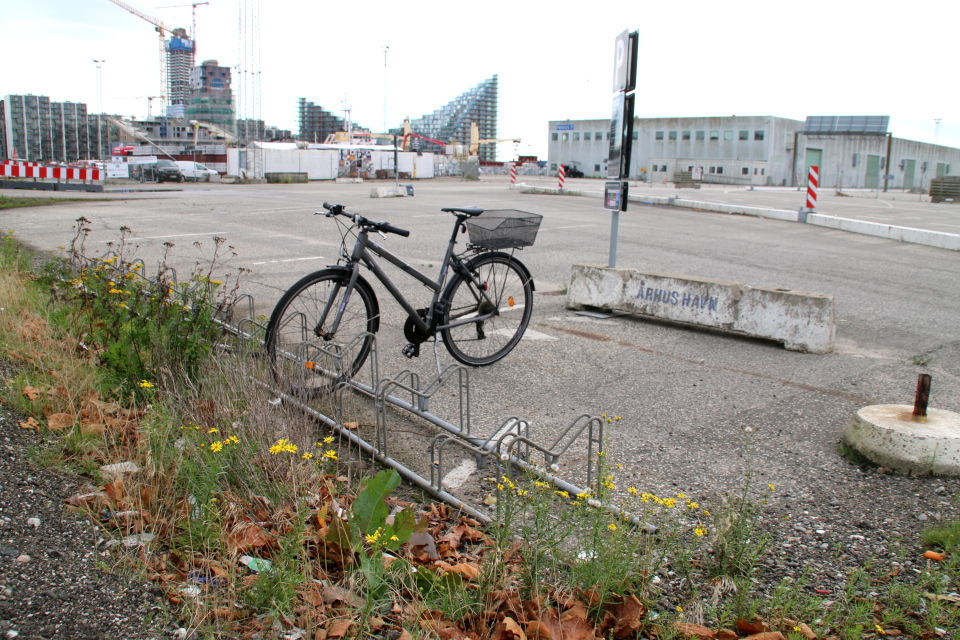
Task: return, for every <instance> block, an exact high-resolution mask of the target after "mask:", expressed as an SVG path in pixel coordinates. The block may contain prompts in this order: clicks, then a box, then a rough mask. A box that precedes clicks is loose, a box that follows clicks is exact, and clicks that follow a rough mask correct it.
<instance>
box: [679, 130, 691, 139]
mask: <svg viewBox="0 0 960 640" xmlns="http://www.w3.org/2000/svg"><path fill="white" fill-rule="evenodd" d="M680 138H681V139H682V140H689V139H690V132H689V131H684V132H683V133H681V134H680Z"/></svg>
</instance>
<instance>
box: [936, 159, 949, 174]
mask: <svg viewBox="0 0 960 640" xmlns="http://www.w3.org/2000/svg"><path fill="white" fill-rule="evenodd" d="M946 173H947V163H946V162H938V163H937V177H938V178H942V177H943V176H944V175H945V174H946Z"/></svg>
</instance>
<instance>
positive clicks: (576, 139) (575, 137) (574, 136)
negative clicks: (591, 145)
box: [573, 131, 580, 142]
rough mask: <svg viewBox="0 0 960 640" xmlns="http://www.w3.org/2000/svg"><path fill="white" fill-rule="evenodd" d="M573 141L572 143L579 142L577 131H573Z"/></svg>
mask: <svg viewBox="0 0 960 640" xmlns="http://www.w3.org/2000/svg"><path fill="white" fill-rule="evenodd" d="M573 141H574V142H579V141H580V132H579V131H574V133H573Z"/></svg>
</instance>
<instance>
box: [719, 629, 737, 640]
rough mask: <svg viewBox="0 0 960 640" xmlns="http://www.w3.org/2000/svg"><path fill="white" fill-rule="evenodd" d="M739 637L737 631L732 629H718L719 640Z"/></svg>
mask: <svg viewBox="0 0 960 640" xmlns="http://www.w3.org/2000/svg"><path fill="white" fill-rule="evenodd" d="M739 637H740V636H738V635H737V632H736V631H731V630H730V629H720V630H719V631H717V640H737V639H738V638H739Z"/></svg>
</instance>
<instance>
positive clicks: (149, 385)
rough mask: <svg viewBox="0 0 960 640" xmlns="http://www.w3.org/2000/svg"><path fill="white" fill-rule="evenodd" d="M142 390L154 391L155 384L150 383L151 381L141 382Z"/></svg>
mask: <svg viewBox="0 0 960 640" xmlns="http://www.w3.org/2000/svg"><path fill="white" fill-rule="evenodd" d="M140 388H141V389H153V383H152V382H150V381H149V380H141V381H140Z"/></svg>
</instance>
